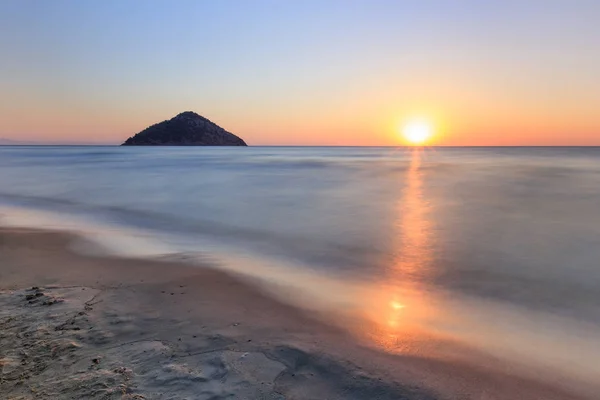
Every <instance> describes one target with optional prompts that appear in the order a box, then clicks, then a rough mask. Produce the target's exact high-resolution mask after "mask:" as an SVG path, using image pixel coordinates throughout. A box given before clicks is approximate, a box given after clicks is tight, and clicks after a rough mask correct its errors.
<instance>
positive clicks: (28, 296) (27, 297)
mask: <svg viewBox="0 0 600 400" xmlns="http://www.w3.org/2000/svg"><path fill="white" fill-rule="evenodd" d="M34 298H35V296H34V295H32V294H28V295H27V296H25V300H33V299H34Z"/></svg>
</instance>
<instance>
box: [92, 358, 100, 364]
mask: <svg viewBox="0 0 600 400" xmlns="http://www.w3.org/2000/svg"><path fill="white" fill-rule="evenodd" d="M92 362H93V363H94V364H100V359H98V358H92Z"/></svg>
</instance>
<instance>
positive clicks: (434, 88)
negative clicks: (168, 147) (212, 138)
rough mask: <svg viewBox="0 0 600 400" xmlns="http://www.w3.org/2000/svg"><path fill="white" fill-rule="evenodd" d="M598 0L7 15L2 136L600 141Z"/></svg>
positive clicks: (28, 1)
mask: <svg viewBox="0 0 600 400" xmlns="http://www.w3.org/2000/svg"><path fill="white" fill-rule="evenodd" d="M598 21H600V1H596V0H520V1H513V0H488V1H481V0H464V1H461V0H437V1H434V0H412V1H411V0H393V1H384V0H360V1H356V0H295V1H293V0H254V1H247V0H218V1H216V0H215V1H202V0H195V1H185V0H173V1H166V0H161V1H156V0H139V1H133V0H120V1H113V0H103V1H86V0H84V1H80V0H73V1H65V0H53V1H39V0H2V1H0V27H1V28H0V29H1V32H2V34H1V35H0V138H5V139H12V140H22V141H35V142H68V143H107V144H117V143H120V142H122V141H124V140H125V139H127V138H128V137H129V136H132V135H133V134H135V133H137V132H139V131H140V130H142V129H144V128H146V127H147V126H149V125H152V124H154V123H156V122H160V121H163V120H165V119H170V118H172V117H173V116H175V115H176V114H178V113H180V112H182V111H188V110H190V111H195V112H197V113H199V114H201V115H203V116H205V117H207V118H209V119H210V120H212V121H213V122H215V123H217V124H218V125H220V126H222V127H223V128H225V129H227V130H229V131H231V132H233V133H235V134H237V135H238V136H240V137H242V138H244V139H245V140H246V142H248V143H249V144H251V145H369V146H378V145H382V146H394V145H400V144H402V137H401V134H400V131H401V128H400V127H401V126H403V124H405V122H406V121H407V120H410V119H413V118H420V119H422V120H426V121H429V123H430V124H431V126H433V128H434V132H435V135H434V136H433V138H432V140H431V143H430V144H433V145H600V23H599V22H598Z"/></svg>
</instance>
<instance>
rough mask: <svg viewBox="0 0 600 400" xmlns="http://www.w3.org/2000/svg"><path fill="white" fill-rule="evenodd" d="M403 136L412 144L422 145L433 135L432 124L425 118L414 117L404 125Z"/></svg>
mask: <svg viewBox="0 0 600 400" xmlns="http://www.w3.org/2000/svg"><path fill="white" fill-rule="evenodd" d="M402 136H404V140H406V141H407V142H408V143H409V144H410V145H412V146H422V145H424V144H425V143H427V141H428V140H429V139H431V137H432V136H433V128H432V126H431V124H430V123H429V122H428V121H426V120H423V119H413V120H410V121H408V122H407V123H405V124H404V125H403V126H402Z"/></svg>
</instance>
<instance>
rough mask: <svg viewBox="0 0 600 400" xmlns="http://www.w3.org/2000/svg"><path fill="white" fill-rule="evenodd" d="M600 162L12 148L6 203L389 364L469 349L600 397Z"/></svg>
mask: <svg viewBox="0 0 600 400" xmlns="http://www.w3.org/2000/svg"><path fill="white" fill-rule="evenodd" d="M599 161H600V149H589V148H588V149H578V148H510V149H509V148H486V149H482V148H473V149H465V148H453V149H446V148H445V149H425V150H424V151H421V152H417V151H410V150H406V149H394V148H269V147H267V148H247V149H219V148H183V149H177V148H167V149H161V148H130V149H125V148H113V147H0V171H1V173H0V202H1V203H2V205H3V206H2V207H3V208H2V210H4V211H3V214H4V215H5V216H4V218H3V220H4V223H11V224H15V225H30V226H39V227H46V228H49V227H53V228H57V227H59V228H64V229H75V230H79V231H83V232H84V233H86V234H87V235H88V236H89V237H90V238H92V239H94V240H96V241H97V242H99V243H101V244H103V245H104V246H105V247H106V248H107V249H111V250H113V251H117V252H119V251H120V252H124V253H128V254H131V255H136V256H166V255H169V257H172V258H177V257H179V258H180V259H183V260H186V261H190V260H192V261H193V260H194V258H196V257H203V259H207V258H208V259H210V260H211V261H213V262H214V263H216V264H218V265H221V266H223V267H227V268H232V269H236V270H238V271H240V272H244V273H247V274H250V275H253V276H257V277H260V278H262V279H264V280H266V281H270V282H273V283H276V284H277V288H279V289H281V287H285V288H286V290H284V291H279V292H278V293H279V295H280V296H283V297H285V298H286V299H287V300H289V301H292V302H296V303H298V304H301V305H303V306H305V307H308V308H311V309H314V310H317V311H322V312H325V313H328V314H329V315H335V316H338V317H339V319H340V321H341V323H344V324H346V326H347V327H348V328H349V329H351V330H352V331H354V332H355V333H357V335H359V337H360V338H362V339H363V340H365V341H367V342H368V343H370V344H371V345H374V346H377V347H381V348H383V349H385V350H386V351H391V352H409V353H417V354H423V355H426V356H436V355H439V354H442V352H445V353H444V354H446V355H447V356H449V357H450V356H457V357H458V356H460V354H453V353H452V351H449V350H448V351H447V350H446V349H445V347H444V349H442V348H441V347H440V346H439V345H438V344H437V343H443V342H452V343H459V344H466V345H469V346H473V347H475V348H476V349H477V350H480V351H482V352H484V353H486V354H491V355H493V356H497V357H501V358H506V359H508V360H511V362H513V363H514V364H515V365H523V366H524V367H526V368H529V367H530V366H536V367H537V369H536V371H540V373H542V371H543V372H544V373H545V372H547V370H550V371H553V372H554V373H557V374H560V375H562V376H569V377H571V378H574V379H583V380H585V381H588V382H590V381H591V382H593V381H594V380H597V378H596V377H597V376H600V369H599V367H598V366H597V365H596V364H597V363H596V362H595V360H597V359H599V358H600V348H598V345H597V343H598V338H600V285H599V284H600V269H598V263H597V260H598V259H600V162H599ZM86 249H87V250H90V249H89V247H86V248H85V249H84V248H83V247H82V248H80V250H86ZM281 285H283V286H281ZM290 288H291V290H289V289H290ZM357 321H359V322H357ZM365 321H366V322H365ZM442 350H443V351H442Z"/></svg>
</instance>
